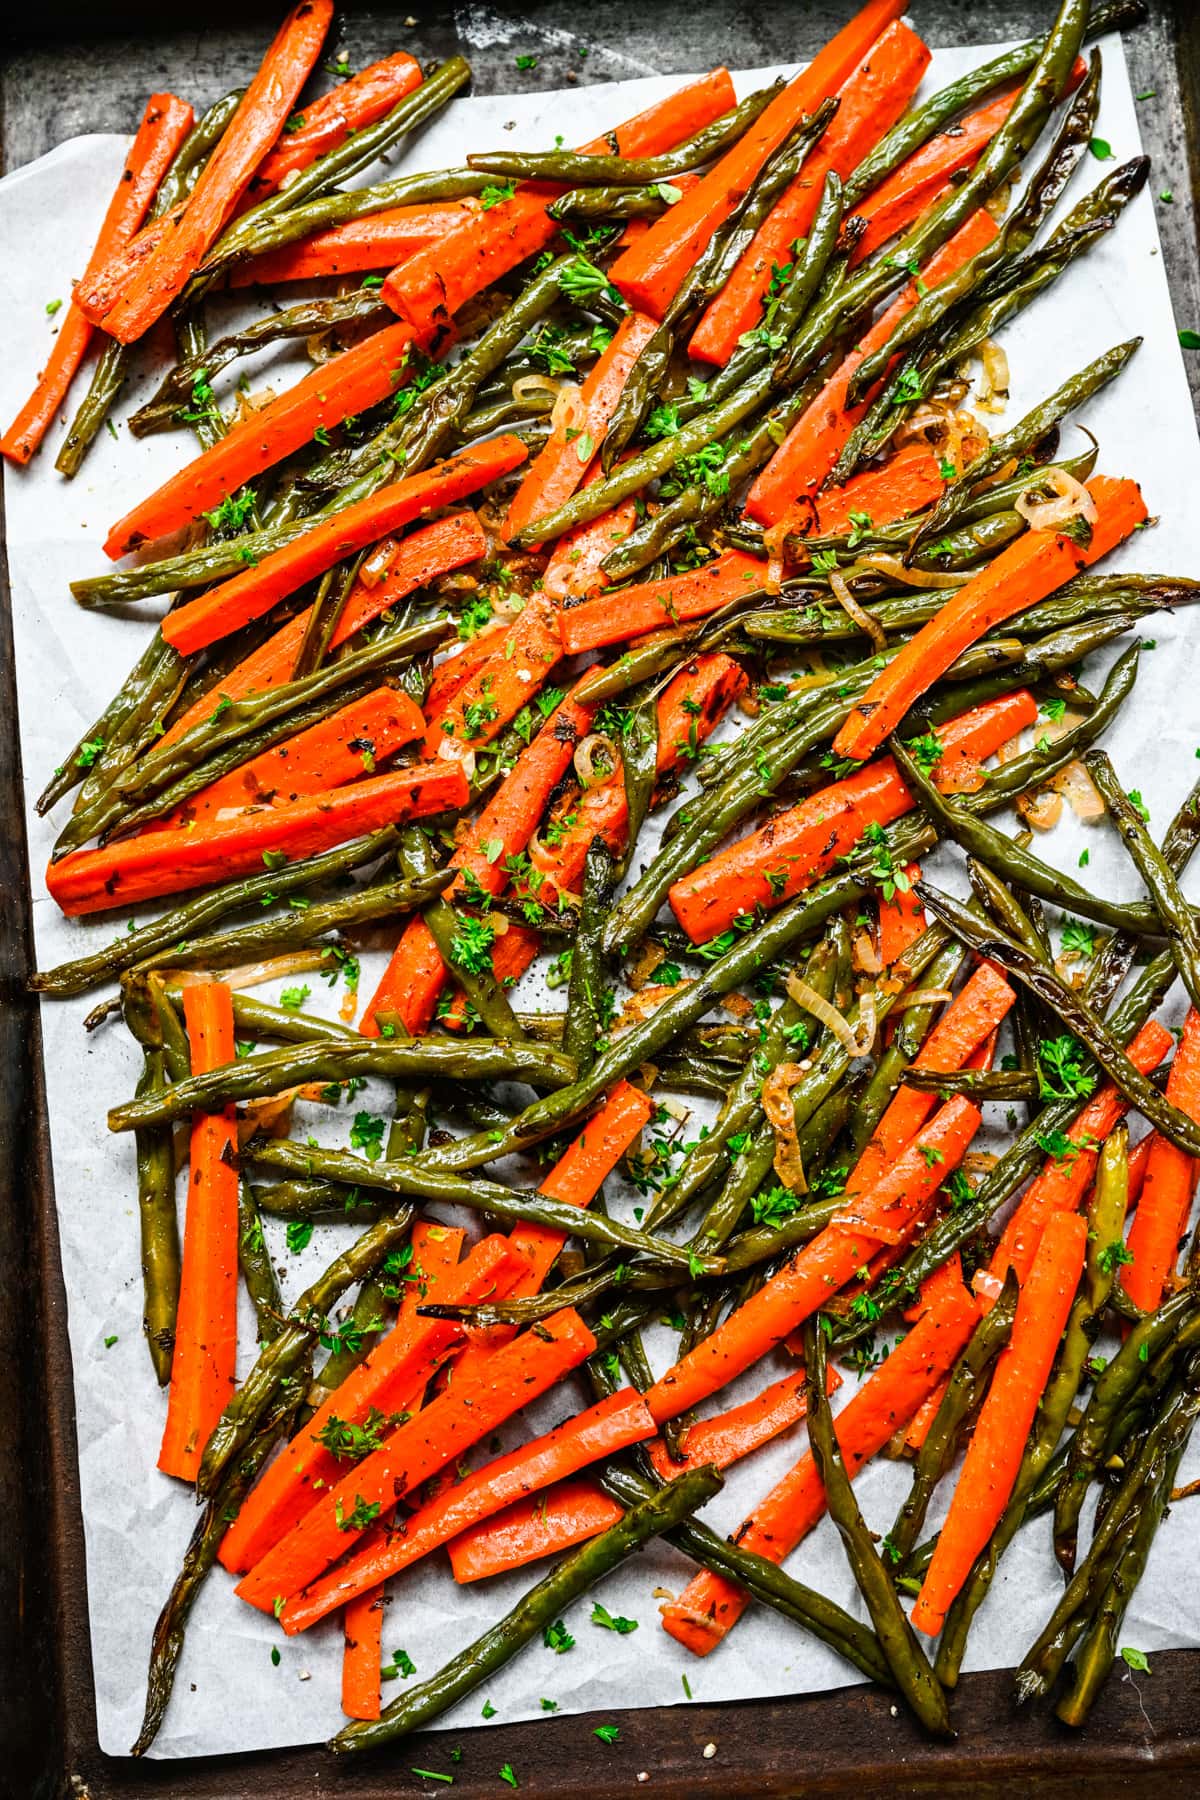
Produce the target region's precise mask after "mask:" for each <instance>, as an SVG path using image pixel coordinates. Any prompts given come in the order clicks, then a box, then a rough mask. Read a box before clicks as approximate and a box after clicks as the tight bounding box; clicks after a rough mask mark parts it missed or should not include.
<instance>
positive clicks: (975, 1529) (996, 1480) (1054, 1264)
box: [912, 1213, 1087, 1637]
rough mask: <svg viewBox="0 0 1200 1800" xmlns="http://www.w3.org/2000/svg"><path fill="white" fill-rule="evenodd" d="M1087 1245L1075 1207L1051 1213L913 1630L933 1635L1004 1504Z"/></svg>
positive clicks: (915, 1613)
mask: <svg viewBox="0 0 1200 1800" xmlns="http://www.w3.org/2000/svg"><path fill="white" fill-rule="evenodd" d="M1086 1247H1087V1221H1086V1220H1085V1219H1082V1218H1080V1216H1079V1215H1078V1213H1055V1215H1054V1217H1053V1218H1052V1219H1051V1220H1050V1222H1049V1223H1048V1225H1047V1226H1046V1230H1045V1232H1044V1234H1043V1236H1042V1241H1041V1243H1040V1245H1039V1246H1038V1252H1037V1255H1036V1256H1035V1258H1034V1261H1033V1267H1032V1268H1031V1269H1030V1271H1029V1278H1028V1280H1027V1281H1026V1282H1025V1284H1024V1285H1023V1287H1022V1289H1021V1294H1020V1298H1019V1299H1018V1301H1017V1312H1016V1317H1015V1319H1014V1320H1013V1329H1012V1336H1011V1337H1010V1339H1009V1341H1008V1343H1007V1344H1006V1345H1005V1347H1004V1349H1003V1350H1002V1351H1001V1352H1000V1355H999V1356H998V1357H997V1359H996V1367H995V1371H994V1373H993V1375H992V1379H991V1384H990V1386H989V1388H988V1394H987V1399H986V1400H985V1401H984V1403H983V1407H982V1409H981V1411H980V1414H979V1417H978V1418H977V1420H976V1421H975V1429H974V1431H973V1432H972V1434H971V1441H970V1443H969V1444H968V1445H967V1456H966V1461H965V1462H964V1463H963V1466H962V1470H961V1472H960V1474H959V1477H958V1481H957V1483H956V1485H955V1489H954V1496H953V1498H952V1500H951V1502H950V1511H949V1514H948V1516H947V1518H946V1522H945V1524H944V1525H943V1526H942V1529H941V1531H940V1532H939V1534H938V1539H937V1543H936V1545H935V1546H934V1551H933V1558H932V1561H931V1562H930V1564H929V1568H928V1570H927V1572H926V1575H925V1579H924V1581H923V1582H922V1584H921V1592H920V1594H919V1595H918V1596H917V1603H916V1605H915V1606H914V1607H913V1610H912V1622H913V1624H914V1625H915V1627H916V1628H917V1630H918V1631H924V1632H927V1633H928V1634H929V1635H930V1636H931V1637H934V1636H936V1635H937V1633H938V1632H939V1631H940V1630H941V1628H942V1621H943V1620H944V1619H945V1616H946V1612H947V1609H948V1608H949V1606H950V1603H951V1602H952V1600H953V1599H954V1597H955V1595H956V1594H957V1593H958V1592H959V1590H960V1589H961V1587H962V1585H963V1582H964V1581H965V1580H966V1579H967V1576H968V1575H969V1574H970V1572H971V1567H972V1564H973V1563H974V1561H975V1558H976V1557H977V1556H978V1555H979V1552H980V1551H981V1550H982V1549H983V1547H984V1545H985V1544H986V1543H987V1541H988V1539H989V1538H990V1537H991V1535H992V1532H993V1531H994V1530H995V1528H996V1525H997V1524H998V1522H999V1519H1000V1515H1001V1513H1002V1512H1003V1511H1004V1508H1005V1506H1006V1505H1007V1504H1008V1497H1009V1495H1010V1494H1011V1493H1012V1488H1013V1483H1014V1481H1015V1480H1016V1478H1017V1470H1018V1469H1019V1468H1020V1466H1021V1458H1022V1456H1023V1454H1024V1451H1025V1440H1026V1438H1027V1437H1028V1436H1029V1430H1030V1427H1031V1425H1032V1424H1033V1415H1034V1413H1035V1412H1036V1411H1037V1405H1038V1401H1039V1400H1040V1399H1041V1397H1042V1390H1043V1389H1044V1388H1045V1385H1046V1382H1047V1380H1048V1378H1049V1375H1050V1369H1051V1366H1052V1365H1053V1362H1054V1357H1055V1353H1056V1352H1057V1350H1058V1341H1059V1339H1060V1338H1061V1336H1062V1334H1063V1330H1064V1327H1065V1326H1066V1323H1067V1314H1068V1313H1069V1311H1070V1310H1071V1302H1072V1300H1073V1299H1074V1297H1075V1289H1076V1288H1077V1287H1078V1285H1079V1277H1080V1275H1081V1274H1082V1272H1083V1258H1084V1252H1085V1250H1086Z"/></svg>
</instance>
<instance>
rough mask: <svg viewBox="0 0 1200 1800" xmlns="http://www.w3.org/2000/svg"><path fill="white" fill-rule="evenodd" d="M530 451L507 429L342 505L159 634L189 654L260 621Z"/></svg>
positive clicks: (176, 616)
mask: <svg viewBox="0 0 1200 1800" xmlns="http://www.w3.org/2000/svg"><path fill="white" fill-rule="evenodd" d="M527 454H528V452H527V451H526V449H525V446H524V444H523V443H522V442H521V440H520V438H517V437H512V436H510V435H507V434H506V435H505V436H503V437H496V438H490V439H489V440H488V441H487V442H486V443H484V444H480V445H479V446H478V447H476V446H474V445H468V446H467V448H466V449H465V450H460V451H459V452H458V454H457V455H456V456H450V457H447V458H446V460H445V461H444V462H440V463H435V464H434V465H433V467H432V468H431V469H424V470H422V471H421V473H420V474H418V475H409V476H406V477H404V478H403V479H402V480H400V481H393V482H389V483H388V485H387V487H383V488H380V489H379V491H378V492H377V493H374V494H371V495H370V496H369V497H368V498H367V499H365V500H359V501H358V502H357V503H356V504H355V505H353V506H347V507H344V508H343V510H342V511H341V512H338V513H335V514H334V515H333V517H332V518H330V519H324V520H322V521H321V523H320V524H319V525H316V526H314V528H313V529H312V531H306V532H305V533H304V534H303V535H302V536H301V537H298V538H293V540H292V542H291V543H290V544H285V545H284V546H283V548H282V549H280V550H274V551H272V552H271V554H270V555H269V556H264V557H263V559H262V561H261V562H260V563H256V564H255V565H254V566H253V567H252V568H248V569H244V570H243V571H242V573H241V574H240V575H234V576H233V577H232V578H231V579H230V580H228V581H222V582H220V583H218V585H217V586H216V587H214V588H209V589H208V591H207V592H206V593H204V594H201V595H200V596H199V597H198V598H197V599H195V600H189V601H187V602H186V603H185V604H184V605H183V606H180V607H177V608H176V609H175V611H174V612H172V613H168V614H167V616H166V618H165V619H164V620H163V622H162V634H163V636H164V637H165V638H166V640H167V642H168V643H169V644H172V645H174V647H175V649H176V650H178V651H179V652H180V653H181V654H182V655H184V656H190V655H191V654H192V653H193V651H196V650H203V649H205V648H206V647H207V645H209V644H212V643H215V642H216V641H217V639H218V638H223V637H228V635H229V633H230V632H231V631H237V630H238V629H239V628H240V627H241V626H243V625H248V624H249V623H250V622H251V621H252V620H254V619H260V618H261V617H262V615H263V614H264V613H265V612H269V611H270V610H271V608H272V607H273V606H274V605H275V603H276V601H278V600H283V599H284V598H286V596H287V595H288V594H292V593H295V591H296V589H297V588H298V587H302V586H303V585H304V583H305V582H306V581H311V580H313V579H314V577H315V576H317V575H323V574H324V572H325V570H326V569H330V568H332V567H333V565H334V563H336V562H341V560H342V559H343V557H347V556H353V555H354V554H355V552H356V551H359V550H362V549H364V548H365V547H366V546H367V545H368V544H372V543H374V542H375V540H376V539H377V538H380V537H383V536H384V534H385V533H386V532H390V531H398V530H399V529H400V527H401V526H402V525H408V524H410V523H411V522H412V520H413V519H417V518H420V516H421V515H422V513H426V512H431V511H432V510H433V509H434V508H435V507H439V506H452V505H453V504H454V502H455V501H456V500H463V499H465V498H466V496H467V495H468V494H473V493H475V492H476V491H477V490H478V489H479V488H481V487H485V486H486V485H487V483H488V482H489V481H495V480H496V479H497V477H499V476H501V475H506V474H507V473H508V471H509V470H510V469H515V468H516V467H517V465H518V463H522V462H524V460H525V458H526V456H527Z"/></svg>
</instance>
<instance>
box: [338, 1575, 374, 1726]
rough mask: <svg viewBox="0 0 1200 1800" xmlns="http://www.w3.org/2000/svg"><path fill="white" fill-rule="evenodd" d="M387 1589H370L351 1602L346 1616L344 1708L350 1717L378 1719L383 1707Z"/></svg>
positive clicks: (343, 1628)
mask: <svg viewBox="0 0 1200 1800" xmlns="http://www.w3.org/2000/svg"><path fill="white" fill-rule="evenodd" d="M382 1657H383V1588H382V1587H373V1588H368V1589H367V1590H366V1592H365V1593H363V1594H361V1595H360V1596H359V1597H358V1599H357V1600H351V1601H349V1602H348V1603H347V1606H346V1612H345V1616H344V1617H343V1619H342V1711H343V1712H344V1713H345V1715H346V1717H347V1718H348V1719H377V1718H378V1717H379V1712H380V1706H381V1695H380V1691H379V1680H380V1663H381V1661H382Z"/></svg>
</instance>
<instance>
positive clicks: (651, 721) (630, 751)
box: [612, 689, 658, 887]
mask: <svg viewBox="0 0 1200 1800" xmlns="http://www.w3.org/2000/svg"><path fill="white" fill-rule="evenodd" d="M620 748H621V780H622V782H623V784H624V787H625V805H626V807H627V809H628V813H629V823H628V825H627V826H626V829H625V847H624V849H623V850H622V851H621V852H620V854H619V855H618V856H617V857H616V858H615V860H614V862H613V866H612V885H613V886H614V887H615V886H616V884H617V883H618V882H619V881H623V880H624V878H625V876H626V874H627V873H628V871H629V865H630V863H631V862H632V861H633V855H634V851H635V850H636V849H637V842H638V838H639V837H640V835H641V830H642V826H643V825H644V824H645V822H646V815H647V813H648V812H649V811H650V808H651V806H652V804H653V802H654V795H655V789H656V787H657V785H658V693H657V690H656V689H653V690H651V691H650V692H649V693H647V694H646V695H645V696H644V697H643V698H642V700H641V701H640V702H639V703H638V704H637V705H636V706H634V707H633V708H632V710H631V712H630V714H629V718H628V723H627V724H626V725H625V726H624V728H623V730H622V732H621V744H620Z"/></svg>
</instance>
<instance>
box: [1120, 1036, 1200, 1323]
mask: <svg viewBox="0 0 1200 1800" xmlns="http://www.w3.org/2000/svg"><path fill="white" fill-rule="evenodd" d="M1167 1097H1168V1099H1170V1100H1172V1101H1174V1103H1175V1105H1176V1106H1178V1107H1179V1108H1181V1110H1182V1111H1183V1112H1185V1113H1187V1115H1188V1117H1189V1118H1192V1119H1194V1118H1196V1117H1197V1115H1200V1014H1198V1013H1197V1011H1196V1009H1195V1007H1189V1008H1188V1015H1187V1018H1186V1019H1185V1020H1184V1022H1183V1035H1182V1036H1181V1038H1180V1040H1179V1048H1178V1050H1177V1051H1176V1052H1175V1060H1174V1062H1173V1063H1172V1064H1171V1068H1170V1072H1169V1074H1168V1075H1167ZM1195 1187H1196V1159H1195V1157H1192V1156H1188V1155H1186V1153H1185V1152H1184V1151H1182V1150H1176V1148H1175V1146H1174V1144H1169V1143H1168V1142H1167V1141H1166V1139H1165V1138H1158V1139H1156V1140H1155V1143H1154V1146H1153V1148H1152V1149H1151V1151H1150V1152H1149V1156H1148V1160H1147V1163H1146V1173H1145V1176H1144V1178H1143V1186H1142V1194H1141V1204H1140V1205H1139V1206H1138V1209H1137V1214H1136V1216H1135V1218H1134V1221H1133V1225H1132V1226H1131V1228H1130V1232H1129V1245H1128V1248H1129V1253H1130V1255H1131V1256H1132V1257H1133V1261H1132V1262H1131V1263H1127V1264H1126V1265H1125V1267H1124V1268H1123V1269H1122V1270H1121V1285H1122V1286H1123V1287H1124V1289H1125V1292H1126V1293H1127V1294H1128V1295H1129V1298H1130V1299H1131V1300H1132V1301H1133V1302H1134V1303H1135V1304H1136V1305H1137V1306H1140V1307H1141V1308H1142V1309H1143V1311H1145V1312H1153V1311H1154V1308H1155V1307H1156V1306H1157V1305H1158V1303H1159V1301H1160V1300H1161V1299H1162V1296H1163V1290H1164V1288H1165V1287H1166V1285H1167V1283H1168V1282H1169V1280H1170V1277H1171V1274H1172V1271H1173V1270H1174V1268H1175V1261H1176V1258H1177V1256H1178V1254H1179V1240H1180V1238H1181V1237H1182V1236H1183V1233H1184V1232H1185V1231H1186V1230H1187V1220H1188V1212H1189V1210H1190V1208H1191V1204H1192V1194H1193V1193H1194V1192H1195Z"/></svg>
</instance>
